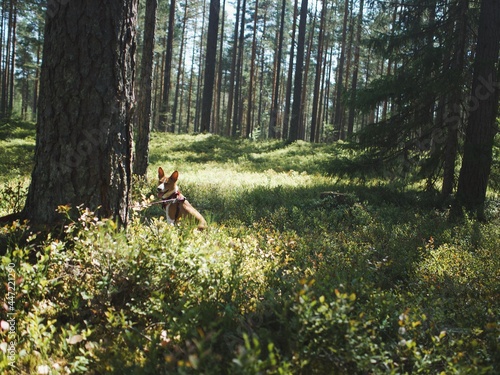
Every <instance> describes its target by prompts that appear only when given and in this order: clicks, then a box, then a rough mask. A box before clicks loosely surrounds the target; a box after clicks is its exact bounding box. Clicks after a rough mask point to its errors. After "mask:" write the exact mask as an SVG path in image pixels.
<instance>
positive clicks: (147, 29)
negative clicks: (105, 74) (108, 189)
mask: <svg viewBox="0 0 500 375" xmlns="http://www.w3.org/2000/svg"><path fill="white" fill-rule="evenodd" d="M157 7H158V0H147V1H146V17H145V19H144V47H143V52H142V59H141V77H140V89H139V101H138V105H137V108H138V111H137V112H138V114H137V137H136V141H135V158H134V173H135V174H137V175H139V176H146V173H147V169H148V164H149V136H150V133H151V90H152V82H153V51H154V39H155V26H156V9H157Z"/></svg>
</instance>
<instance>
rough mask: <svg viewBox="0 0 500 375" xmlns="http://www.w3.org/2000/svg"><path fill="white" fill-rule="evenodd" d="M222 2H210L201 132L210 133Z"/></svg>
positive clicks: (215, 0) (217, 0) (216, 0)
mask: <svg viewBox="0 0 500 375" xmlns="http://www.w3.org/2000/svg"><path fill="white" fill-rule="evenodd" d="M219 12H220V1H219V0H210V14H209V18H208V33H207V53H206V57H205V78H204V81H203V82H204V84H203V104H202V111H201V131H202V132H209V131H210V118H211V114H212V100H213V95H214V82H215V63H216V60H217V37H218V35H219V33H218V31H219Z"/></svg>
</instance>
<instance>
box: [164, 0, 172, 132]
mask: <svg viewBox="0 0 500 375" xmlns="http://www.w3.org/2000/svg"><path fill="white" fill-rule="evenodd" d="M174 28H175V0H170V8H169V13H168V24H167V40H166V47H165V64H164V66H165V69H164V73H163V94H162V98H161V109H160V110H161V113H160V128H161V129H162V130H166V131H167V130H171V131H172V132H173V131H174V130H172V129H169V128H168V111H169V98H170V86H171V83H170V81H171V75H172V56H173V44H174ZM174 126H175V125H174Z"/></svg>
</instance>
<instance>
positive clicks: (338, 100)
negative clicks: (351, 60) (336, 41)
mask: <svg viewBox="0 0 500 375" xmlns="http://www.w3.org/2000/svg"><path fill="white" fill-rule="evenodd" d="M348 19H349V0H344V18H343V21H342V42H341V45H340V57H339V65H338V68H337V83H336V94H335V110H334V114H333V115H334V119H333V126H334V128H335V131H336V132H337V133H336V134H335V138H336V139H344V138H345V134H344V106H343V104H342V95H343V93H344V83H343V82H344V81H343V80H344V66H345V60H346V59H345V54H346V48H347V21H348Z"/></svg>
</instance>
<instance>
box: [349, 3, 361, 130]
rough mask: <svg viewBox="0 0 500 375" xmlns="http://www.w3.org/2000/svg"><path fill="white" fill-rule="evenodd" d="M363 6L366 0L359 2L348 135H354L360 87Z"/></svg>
mask: <svg viewBox="0 0 500 375" xmlns="http://www.w3.org/2000/svg"><path fill="white" fill-rule="evenodd" d="M363 6H364V0H361V1H360V2H359V11H358V12H359V13H358V19H357V21H356V22H357V25H356V43H355V46H354V63H353V65H354V71H353V73H352V83H351V105H350V107H349V118H348V121H347V137H352V134H353V133H354V117H355V110H356V90H357V87H358V72H359V54H360V48H359V46H360V45H361V31H362V29H363Z"/></svg>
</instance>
